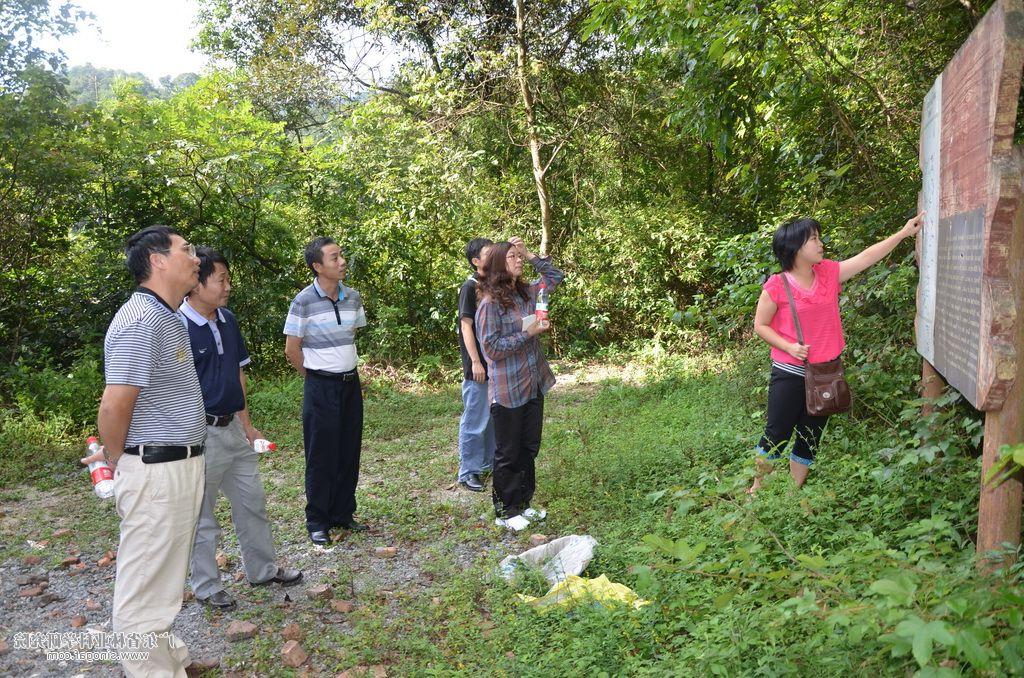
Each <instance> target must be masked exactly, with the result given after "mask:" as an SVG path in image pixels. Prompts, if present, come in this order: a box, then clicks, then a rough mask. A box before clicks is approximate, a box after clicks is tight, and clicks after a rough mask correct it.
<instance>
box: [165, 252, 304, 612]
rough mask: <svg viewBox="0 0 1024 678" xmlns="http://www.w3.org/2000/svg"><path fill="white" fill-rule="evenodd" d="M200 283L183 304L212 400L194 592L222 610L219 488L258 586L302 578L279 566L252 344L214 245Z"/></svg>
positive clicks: (204, 259) (206, 395) (225, 605)
mask: <svg viewBox="0 0 1024 678" xmlns="http://www.w3.org/2000/svg"><path fill="white" fill-rule="evenodd" d="M196 256H198V257H199V284H198V285H196V286H195V288H194V289H193V290H192V292H191V293H190V294H189V296H188V298H187V299H185V301H184V303H182V305H181V309H180V313H181V318H182V322H183V323H184V324H185V327H186V328H187V329H188V336H189V343H190V344H191V346H192V357H193V359H194V361H195V366H196V374H197V375H198V376H199V385H200V387H201V388H202V391H203V403H204V405H205V407H206V427H207V430H206V487H205V491H204V495H203V504H202V509H201V511H200V513H199V524H198V526H197V528H196V537H195V546H194V547H193V550H192V579H191V583H192V591H193V593H195V596H196V600H198V601H200V602H202V603H204V604H206V605H208V606H210V607H213V608H216V609H221V610H226V609H230V608H232V607H234V606H235V601H234V599H232V598H231V596H230V595H228V593H227V591H225V590H224V586H223V584H222V583H221V581H220V573H219V572H218V570H217V562H216V554H217V538H218V536H219V535H220V525H219V524H218V523H217V517H216V516H215V515H214V508H215V507H216V506H217V499H218V496H219V494H220V492H221V490H223V491H224V495H225V496H226V497H227V498H228V502H229V503H230V504H231V522H232V523H234V526H235V532H237V533H238V546H239V548H240V550H241V551H242V565H243V566H244V568H245V576H246V578H247V579H248V580H249V583H251V584H252V585H254V586H256V585H261V584H270V583H272V582H276V583H279V584H282V585H284V586H289V585H291V584H297V583H298V582H299V581H300V580H301V579H302V573H301V572H299V571H298V570H292V569H289V568H284V567H278V566H277V562H276V555H275V552H274V543H273V541H272V538H271V535H270V522H269V521H268V520H267V497H266V494H265V493H264V491H263V483H262V481H261V480H260V476H259V471H258V470H257V466H258V464H257V457H256V451H255V450H254V449H253V448H252V442H253V441H254V440H256V439H257V438H262V437H263V434H261V433H260V432H259V431H258V430H256V428H255V427H254V426H253V425H252V421H250V419H249V408H248V406H247V405H246V402H245V372H244V371H243V370H242V368H243V367H245V366H246V365H248V364H249V351H248V350H247V349H246V347H245V340H244V339H243V338H242V332H241V330H240V329H239V327H238V321H237V320H236V319H235V316H234V314H232V313H231V311H229V310H228V309H227V308H225V305H226V304H227V303H228V295H229V294H230V292H231V275H230V273H229V271H228V263H227V260H225V259H224V257H223V256H222V255H221V254H220V253H219V252H217V251H216V250H213V249H211V248H209V247H200V248H199V249H197V250H196Z"/></svg>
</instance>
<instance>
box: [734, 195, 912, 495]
mask: <svg viewBox="0 0 1024 678" xmlns="http://www.w3.org/2000/svg"><path fill="white" fill-rule="evenodd" d="M923 216H924V215H923V214H919V215H917V216H916V217H914V218H913V219H911V220H910V221H908V222H907V223H906V225H905V226H904V227H903V228H901V229H900V230H899V232H898V233H895V234H893V235H891V236H889V237H888V238H886V239H885V240H883V241H881V242H878V243H875V244H874V245H872V246H871V247H868V248H867V249H866V250H864V251H863V252H861V253H860V254H858V255H856V256H855V257H851V258H850V259H846V260H844V261H832V260H829V259H825V252H824V248H823V247H822V244H821V224H819V223H818V222H817V221H815V220H814V219H795V220H793V221H791V222H789V223H787V224H783V225H782V226H780V227H779V229H778V230H777V231H775V236H774V237H773V238H772V250H773V251H774V252H775V257H776V258H777V259H778V260H779V266H780V267H781V268H782V272H781V273H776V274H775V275H773V276H771V277H770V278H768V280H766V281H765V283H764V289H763V290H762V292H761V297H760V298H759V299H758V300H757V311H756V312H755V313H754V332H756V333H757V336H759V337H761V339H763V340H764V341H765V342H766V343H767V344H768V345H770V346H771V347H772V350H771V355H772V373H771V379H770V381H769V382H768V423H767V425H766V426H765V429H764V435H763V436H762V437H761V442H760V444H759V445H758V447H757V457H756V460H755V464H756V473H755V476H754V484H753V485H751V487H750V489H749V490H747V492H749V493H750V494H753V493H755V492H757V489H758V488H759V487H761V479H762V478H763V477H764V476H765V475H766V474H768V473H770V472H771V471H772V469H773V466H772V463H771V462H772V461H773V460H775V459H778V458H779V455H780V453H781V452H782V450H783V449H784V448H785V447H786V445H787V444H788V443H789V441H790V439H792V438H794V434H795V440H794V441H793V449H792V452H791V453H790V455H789V473H790V475H792V476H793V480H794V481H795V482H796V485H797V487H802V486H803V484H804V481H806V480H807V471H808V469H809V467H810V465H811V462H813V461H814V455H815V451H816V448H817V447H818V442H819V441H820V440H821V433H822V431H823V430H824V429H825V423H826V422H827V421H828V417H827V416H825V417H812V416H811V415H809V414H807V408H806V406H805V401H804V362H805V361H806V362H811V363H820V362H827V361H829V360H833V359H835V358H837V357H839V354H840V353H842V352H843V347H844V346H845V345H846V343H845V341H844V340H843V323H842V320H840V318H839V290H840V289H841V287H842V284H843V283H844V282H846V281H847V280H849V279H850V278H852V277H853V276H855V275H857V274H858V273H860V272H861V271H864V270H865V269H867V268H869V267H871V266H872V265H874V264H876V263H878V262H879V261H880V260H881V259H882V258H883V257H885V255H887V254H889V252H891V251H892V250H893V249H894V248H895V247H896V245H898V244H899V243H900V242H901V241H902V240H903V239H904V238H908V237H910V236H912V235H915V234H916V233H917V232H918V231H919V230H921V223H922V221H921V220H922V218H923ZM782 276H786V280H787V281H788V282H789V288H790V290H792V292H793V300H794V301H795V302H796V311H797V314H798V315H799V317H800V326H801V328H803V333H804V341H805V343H803V344H801V343H799V342H798V341H797V336H796V329H795V328H794V326H793V314H792V313H791V312H790V309H789V300H788V298H787V297H786V288H785V285H784V284H783V279H782Z"/></svg>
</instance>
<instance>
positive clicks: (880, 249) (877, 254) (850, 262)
mask: <svg viewBox="0 0 1024 678" xmlns="http://www.w3.org/2000/svg"><path fill="white" fill-rule="evenodd" d="M923 223H924V212H921V213H920V214H918V215H917V216H916V217H914V218H913V219H910V220H909V221H907V223H906V224H905V225H904V226H903V228H901V229H900V230H899V231H897V232H896V233H893V234H892V235H890V236H889V237H888V238H886V239H885V240H883V241H881V242H876V243H875V244H874V245H872V246H871V247H868V248H867V249H865V250H864V251H863V252H861V253H860V254H858V255H856V256H853V257H850V258H849V259H846V260H845V261H840V262H839V282H841V283H844V282H846V281H847V280H849V279H850V278H852V277H853V276H855V275H857V274H858V273H861V272H862V271H866V270H867V269H869V268H871V267H872V266H874V265H875V264H877V263H878V262H879V261H881V260H882V259H883V258H884V257H885V255H887V254H889V252H892V251H893V250H894V249H896V245H899V244H900V243H901V242H903V239H904V238H909V237H910V236H912V235H917V232H918V231H920V230H921V224H923Z"/></svg>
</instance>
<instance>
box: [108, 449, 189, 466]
mask: <svg viewBox="0 0 1024 678" xmlns="http://www.w3.org/2000/svg"><path fill="white" fill-rule="evenodd" d="M124 453H125V454H134V455H137V456H141V457H142V463H143V464H162V463H164V462H165V461H181V460H182V459H191V458H192V457H198V456H200V455H202V454H203V446H202V445H133V446H131V447H126V448H124Z"/></svg>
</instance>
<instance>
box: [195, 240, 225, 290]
mask: <svg viewBox="0 0 1024 678" xmlns="http://www.w3.org/2000/svg"><path fill="white" fill-rule="evenodd" d="M196 256H197V257H199V284H200V285H205V284H206V280H207V278H209V277H210V276H211V275H213V269H214V268H216V266H217V264H224V268H231V267H230V266H228V260H227V259H225V258H224V255H223V254H221V253H220V252H218V251H217V250H215V249H213V248H212V247H197V248H196Z"/></svg>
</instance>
